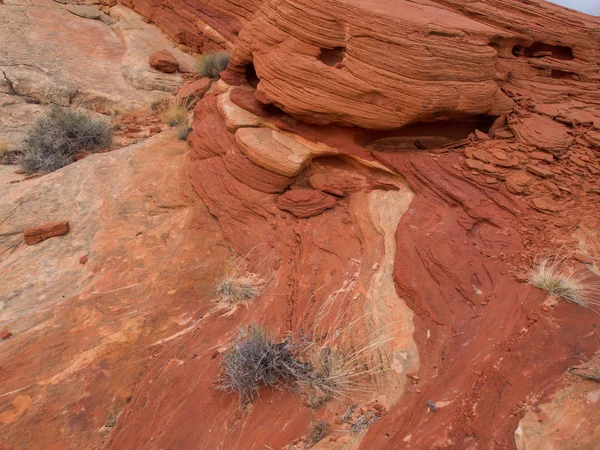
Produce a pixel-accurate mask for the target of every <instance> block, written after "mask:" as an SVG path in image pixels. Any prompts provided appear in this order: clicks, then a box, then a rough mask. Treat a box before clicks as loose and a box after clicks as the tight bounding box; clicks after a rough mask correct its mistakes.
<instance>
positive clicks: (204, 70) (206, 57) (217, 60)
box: [196, 51, 229, 78]
mask: <svg viewBox="0 0 600 450" xmlns="http://www.w3.org/2000/svg"><path fill="white" fill-rule="evenodd" d="M227 64H229V52H226V51H221V52H212V53H205V54H203V55H202V56H201V57H200V59H199V60H198V61H197V62H196V73H197V74H198V76H199V77H202V78H203V77H209V78H219V74H220V73H221V72H223V71H224V70H225V69H226V68H227Z"/></svg>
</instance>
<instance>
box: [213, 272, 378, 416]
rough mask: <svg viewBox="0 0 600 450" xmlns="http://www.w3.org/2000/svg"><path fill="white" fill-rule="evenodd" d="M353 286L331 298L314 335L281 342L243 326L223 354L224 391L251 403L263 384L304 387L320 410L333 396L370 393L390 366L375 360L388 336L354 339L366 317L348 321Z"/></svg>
mask: <svg viewBox="0 0 600 450" xmlns="http://www.w3.org/2000/svg"><path fill="white" fill-rule="evenodd" d="M228 279H231V278H228ZM225 284H227V283H224V282H221V283H220V285H219V286H224V285H225ZM352 286H353V285H352ZM249 289H251V288H249ZM350 290H351V287H350V286H349V285H348V284H344V286H342V288H340V289H338V290H337V291H335V292H334V293H333V294H332V295H330V296H329V298H328V299H327V301H326V302H324V304H323V305H322V306H321V308H320V309H319V311H318V313H317V315H316V319H315V321H314V325H313V332H312V333H311V334H304V333H301V332H299V333H297V334H296V335H290V336H287V337H286V338H285V339H284V340H283V341H280V342H277V341H276V340H274V338H273V336H271V335H270V334H269V333H268V332H267V331H266V329H265V328H264V327H262V326H259V325H256V324H254V325H251V326H250V327H249V328H248V329H246V330H241V331H240V332H239V333H238V335H237V336H236V338H235V340H234V342H233V344H232V346H231V348H230V349H229V350H228V351H227V352H225V354H224V356H223V358H222V361H221V368H222V372H223V375H222V377H221V378H220V380H219V387H220V389H221V390H224V391H228V392H236V393H237V394H238V396H239V398H240V402H241V403H246V402H250V401H252V399H253V398H254V397H255V396H256V395H257V393H258V390H259V388H260V386H262V385H265V386H271V387H275V388H278V389H280V388H288V389H291V390H296V391H299V392H300V393H301V394H302V395H304V396H305V397H306V398H307V403H308V404H309V405H310V406H311V407H313V408H315V409H316V408H318V407H319V406H321V405H322V404H323V403H325V402H327V401H328V400H330V399H338V400H342V401H343V400H347V399H350V398H355V397H357V396H360V395H362V394H364V393H366V392H368V391H369V390H370V385H369V381H370V378H371V377H372V376H374V375H376V374H378V373H381V372H382V371H383V370H384V369H383V368H381V367H378V366H377V364H376V363H375V362H374V361H376V360H377V358H376V355H375V353H376V352H377V351H378V349H379V348H380V346H381V345H383V343H385V342H387V341H388V339H381V338H373V337H370V336H369V337H367V338H365V339H364V342H356V343H355V342H353V337H352V335H353V334H354V331H355V327H356V326H357V324H358V323H359V321H360V319H361V318H357V319H354V320H350V321H349V322H345V321H346V320H347V319H348V318H347V316H346V310H345V308H344V305H343V303H342V302H340V301H339V300H340V298H341V297H343V298H345V297H346V294H347V293H348V292H350ZM221 291H224V292H225V293H227V294H228V295H229V296H230V297H232V298H236V297H239V296H240V295H241V294H237V295H233V294H230V293H229V292H230V289H229V288H228V289H227V290H226V289H225V288H221ZM242 292H244V291H242ZM325 323H327V325H325ZM343 323H346V325H342V324H343Z"/></svg>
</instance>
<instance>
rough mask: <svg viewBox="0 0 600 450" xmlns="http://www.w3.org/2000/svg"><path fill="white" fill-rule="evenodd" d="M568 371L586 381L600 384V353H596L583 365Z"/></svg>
mask: <svg viewBox="0 0 600 450" xmlns="http://www.w3.org/2000/svg"><path fill="white" fill-rule="evenodd" d="M567 370H568V371H569V372H570V373H572V374H573V375H577V376H580V377H581V378H583V379H585V380H592V381H598V382H600V353H596V354H595V355H594V356H592V357H591V358H590V359H588V360H587V361H586V362H584V363H582V364H581V365H579V366H575V367H569V368H568V369H567Z"/></svg>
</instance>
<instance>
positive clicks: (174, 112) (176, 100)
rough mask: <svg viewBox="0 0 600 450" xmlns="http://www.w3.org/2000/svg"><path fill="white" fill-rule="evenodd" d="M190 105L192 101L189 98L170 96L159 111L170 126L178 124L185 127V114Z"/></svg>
mask: <svg viewBox="0 0 600 450" xmlns="http://www.w3.org/2000/svg"><path fill="white" fill-rule="evenodd" d="M191 107H192V102H191V101H190V100H189V99H187V98H184V97H180V96H178V95H176V96H175V97H171V98H170V99H169V101H168V102H167V103H166V104H165V105H164V107H163V110H162V113H161V114H162V118H163V121H164V123H165V124H167V125H169V126H170V127H175V126H178V125H180V126H185V127H186V128H187V115H188V112H189V110H190V109H191Z"/></svg>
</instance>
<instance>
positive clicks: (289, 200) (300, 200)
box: [277, 188, 335, 219]
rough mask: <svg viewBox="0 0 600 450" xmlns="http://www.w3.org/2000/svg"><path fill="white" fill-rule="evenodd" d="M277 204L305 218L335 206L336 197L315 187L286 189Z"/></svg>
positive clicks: (282, 208)
mask: <svg viewBox="0 0 600 450" xmlns="http://www.w3.org/2000/svg"><path fill="white" fill-rule="evenodd" d="M277 206H278V207H279V209H281V210H282V211H288V212H291V213H292V214H293V215H294V216H296V217H299V218H302V219H305V218H308V217H313V216H317V215H319V214H321V213H323V212H324V211H326V210H328V209H330V208H333V207H334V206H335V197H333V196H331V195H329V194H326V193H324V192H321V191H317V190H314V189H305V188H296V189H291V190H289V191H286V192H285V193H284V194H283V195H281V196H279V197H278V198H277Z"/></svg>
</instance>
